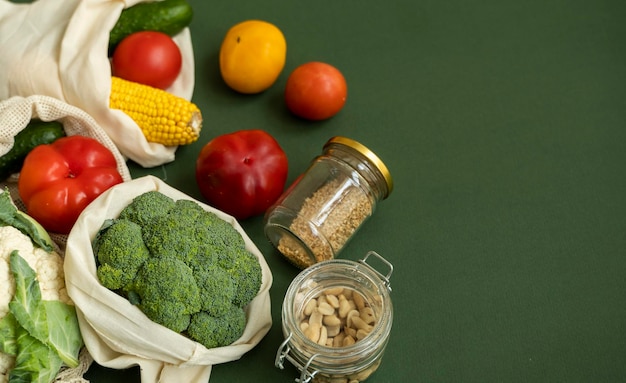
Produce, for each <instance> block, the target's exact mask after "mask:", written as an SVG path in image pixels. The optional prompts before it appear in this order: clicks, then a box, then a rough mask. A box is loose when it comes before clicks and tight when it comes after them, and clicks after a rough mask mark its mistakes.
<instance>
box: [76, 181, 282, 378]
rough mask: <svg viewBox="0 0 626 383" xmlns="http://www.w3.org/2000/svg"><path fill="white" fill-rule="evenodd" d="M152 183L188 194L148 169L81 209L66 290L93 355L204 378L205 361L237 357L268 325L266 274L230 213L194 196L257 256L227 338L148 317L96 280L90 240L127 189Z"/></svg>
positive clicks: (153, 372)
mask: <svg viewBox="0 0 626 383" xmlns="http://www.w3.org/2000/svg"><path fill="white" fill-rule="evenodd" d="M152 190H158V191H160V192H161V193H163V194H165V195H167V196H169V197H171V198H173V199H174V200H178V199H192V198H191V197H189V196H187V195H185V194H184V193H182V192H180V191H178V190H176V189H174V188H172V187H170V186H168V185H167V184H166V183H164V182H162V181H161V180H159V179H158V178H156V177H153V176H145V177H142V178H137V179H134V180H132V181H130V182H124V183H122V184H119V185H116V186H114V187H112V188H111V189H109V190H107V191H106V192H104V193H103V194H102V195H100V197H98V198H97V199H96V200H95V201H94V202H92V203H91V204H90V205H89V206H88V207H87V208H86V209H85V210H84V211H83V213H82V214H81V215H80V217H79V218H78V221H77V222H76V225H75V226H74V228H73V229H72V231H71V233H70V235H69V237H68V241H67V246H66V252H65V265H64V266H65V273H66V284H67V291H68V294H69V296H70V297H71V298H72V300H73V301H74V303H75V304H76V308H77V313H78V320H79V324H80V329H81V333H82V334H83V339H84V341H85V345H86V346H87V349H88V350H89V352H90V354H91V355H92V356H93V358H94V360H95V361H96V362H97V363H99V364H101V365H103V366H106V367H111V368H117V369H122V368H128V367H131V366H137V365H139V366H140V367H141V381H142V382H143V383H157V382H159V383H180V382H185V383H206V382H207V381H208V380H209V377H210V374H211V368H212V365H214V364H219V363H225V362H229V361H233V360H237V359H239V358H241V356H242V355H243V354H244V353H246V352H247V351H249V350H251V349H252V348H253V347H255V346H256V345H257V344H258V343H259V342H260V341H261V339H262V338H263V337H264V336H265V335H266V334H267V332H268V331H269V329H270V327H271V324H272V318H271V312H270V296H269V289H270V287H271V284H272V274H271V271H270V269H269V266H268V265H267V263H266V261H265V259H264V258H263V256H262V254H261V253H260V252H259V250H258V249H257V248H256V246H255V245H254V243H253V242H252V241H251V240H250V238H249V237H248V236H247V235H246V233H245V232H244V231H243V229H242V228H241V226H240V225H239V224H238V223H237V221H236V220H235V219H234V218H233V217H231V216H229V215H226V214H224V213H222V212H221V211H219V210H216V209H214V208H211V207H210V206H207V205H204V204H202V203H200V202H198V203H199V204H200V206H202V207H203V208H204V209H205V210H208V211H210V212H213V213H215V214H216V215H218V217H220V218H222V219H223V220H225V221H227V222H229V223H231V224H232V225H233V226H234V227H235V228H236V229H237V230H238V231H239V232H240V233H241V234H242V236H243V238H244V241H245V244H246V248H247V249H248V250H249V251H250V252H252V253H253V254H254V255H256V256H257V257H258V258H259V261H260V264H261V268H262V272H263V279H262V284H261V288H260V291H259V293H258V294H257V296H256V297H255V298H254V299H253V300H252V302H250V303H249V304H248V306H247V307H246V318H247V324H246V328H245V330H244V333H243V334H242V336H241V338H239V339H238V340H237V341H235V342H234V343H233V344H231V345H229V346H225V347H217V348H213V349H207V348H206V347H204V346H203V345H201V344H200V343H197V342H194V341H192V340H191V339H189V338H187V337H185V336H184V335H181V334H178V333H176V332H174V331H172V330H170V329H168V328H166V327H163V326H161V325H159V324H156V323H155V322H153V321H151V320H150V319H149V318H148V317H147V316H146V315H145V314H144V313H143V312H141V311H140V310H139V308H137V307H136V306H134V305H132V304H131V303H130V302H129V301H128V300H127V299H126V298H123V297H121V296H120V295H118V294H116V293H115V292H113V291H110V290H109V289H107V288H105V287H104V286H102V285H101V284H100V282H99V280H98V277H97V275H96V263H95V257H94V253H93V249H92V240H93V239H94V238H95V236H96V234H97V233H98V231H99V230H100V228H101V226H102V224H103V222H104V221H105V220H106V219H111V218H115V217H117V216H118V215H119V213H120V211H121V210H122V209H123V208H124V207H125V206H127V205H128V204H129V203H130V202H131V201H132V199H133V198H134V197H136V196H138V195H140V194H143V193H145V192H148V191H152ZM196 202H197V201H196Z"/></svg>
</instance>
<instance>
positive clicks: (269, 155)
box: [196, 129, 287, 219]
mask: <svg viewBox="0 0 626 383" xmlns="http://www.w3.org/2000/svg"><path fill="white" fill-rule="evenodd" d="M286 180H287V156H286V154H285V152H284V151H283V149H282V148H281V147H280V145H279V144H278V142H277V141H276V140H275V139H274V138H273V137H272V136H271V135H270V134H269V133H267V132H265V131H263V130H258V129H253V130H240V131H237V132H234V133H230V134H224V135H221V136H218V137H215V138H214V139H212V140H211V141H209V142H208V143H207V144H206V145H205V146H204V147H203V148H202V150H201V151H200V154H199V155H198V159H197V162H196V181H197V182H198V186H199V188H200V191H201V192H202V195H203V196H204V198H206V200H207V201H208V202H209V204H210V205H212V206H214V207H215V208H217V209H219V210H222V211H223V212H225V213H228V214H230V215H232V216H233V217H235V218H237V219H246V218H249V217H252V216H255V215H259V214H262V213H264V212H265V210H267V208H268V207H270V206H271V205H272V204H273V203H274V202H275V201H276V200H277V199H278V197H280V195H281V194H282V192H283V189H284V187H285V181H286Z"/></svg>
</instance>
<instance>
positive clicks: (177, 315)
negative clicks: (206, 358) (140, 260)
mask: <svg viewBox="0 0 626 383" xmlns="http://www.w3.org/2000/svg"><path fill="white" fill-rule="evenodd" d="M128 293H129V294H136V295H137V296H138V297H139V300H140V302H139V304H138V307H139V309H140V310H141V311H143V312H144V313H145V314H146V315H147V316H148V317H149V318H150V319H152V320H153V321H155V322H157V323H159V324H161V325H163V326H165V327H168V328H170V329H172V330H174V331H176V332H181V331H184V330H185V328H186V326H187V325H188V324H189V315H191V314H193V313H196V312H198V311H199V310H200V289H199V288H198V284H197V283H196V279H195V277H194V275H193V272H192V270H191V268H189V266H187V265H186V264H185V263H184V262H182V261H181V260H179V259H177V258H174V257H158V258H149V259H148V260H147V261H146V262H144V264H143V265H142V266H141V268H140V269H139V271H138V272H137V275H136V277H135V279H134V280H133V282H132V285H131V286H129V289H128Z"/></svg>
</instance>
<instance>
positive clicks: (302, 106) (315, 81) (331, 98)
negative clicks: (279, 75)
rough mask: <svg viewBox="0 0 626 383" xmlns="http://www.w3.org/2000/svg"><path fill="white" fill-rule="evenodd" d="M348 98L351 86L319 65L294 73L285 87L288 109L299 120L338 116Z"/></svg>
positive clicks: (305, 66) (335, 72) (329, 68)
mask: <svg viewBox="0 0 626 383" xmlns="http://www.w3.org/2000/svg"><path fill="white" fill-rule="evenodd" d="M347 96H348V85H347V84H346V79H345V78H344V77H343V75H342V74H341V72H340V71H339V70H338V69H337V68H335V67H334V66H332V65H330V64H326V63H323V62H317V61H313V62H309V63H306V64H302V65H300V66H299V67H297V68H296V69H294V71H293V72H291V74H290V75H289V77H288V78H287V85H286V86H285V102H286V103H287V108H289V110H290V111H291V112H292V113H293V114H295V115H296V116H298V117H302V118H305V119H308V120H314V121H317V120H325V119H327V118H330V117H332V116H334V115H335V114H337V113H339V111H340V110H341V109H342V108H343V106H344V104H345V103H346V98H347Z"/></svg>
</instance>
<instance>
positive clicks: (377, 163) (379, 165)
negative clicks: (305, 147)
mask: <svg viewBox="0 0 626 383" xmlns="http://www.w3.org/2000/svg"><path fill="white" fill-rule="evenodd" d="M331 144H339V145H344V146H347V147H349V148H352V149H354V150H356V151H357V152H359V153H360V154H361V155H363V156H364V157H365V158H367V160H368V161H369V162H370V163H371V164H372V165H374V167H376V169H378V171H379V172H380V174H382V176H383V178H384V179H385V183H386V184H387V192H386V193H385V195H384V196H383V199H385V198H387V197H388V196H389V194H391V191H392V190H393V178H391V173H390V172H389V169H387V166H385V164H384V163H383V161H382V160H381V159H380V158H378V156H377V155H376V154H374V152H372V151H371V150H369V149H368V148H367V147H366V146H365V145H363V144H361V143H359V142H357V141H355V140H353V139H350V138H347V137H341V136H335V137H332V138H331V139H329V140H328V141H327V142H326V144H324V149H326V148H327V147H328V146H329V145H331Z"/></svg>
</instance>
